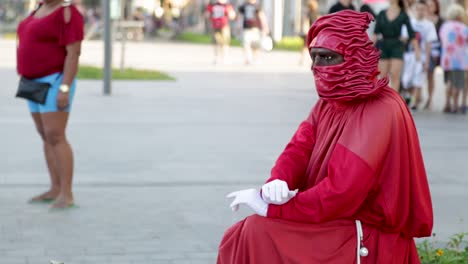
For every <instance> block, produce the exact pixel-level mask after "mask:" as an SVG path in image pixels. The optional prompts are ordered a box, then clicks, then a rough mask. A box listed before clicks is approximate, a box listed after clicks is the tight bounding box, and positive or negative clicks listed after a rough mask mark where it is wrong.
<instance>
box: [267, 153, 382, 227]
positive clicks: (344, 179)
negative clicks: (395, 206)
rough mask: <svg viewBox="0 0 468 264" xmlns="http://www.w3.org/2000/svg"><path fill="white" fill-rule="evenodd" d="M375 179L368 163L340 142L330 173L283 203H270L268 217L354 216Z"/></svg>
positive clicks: (313, 219)
mask: <svg viewBox="0 0 468 264" xmlns="http://www.w3.org/2000/svg"><path fill="white" fill-rule="evenodd" d="M374 183H375V177H374V171H373V170H372V169H371V168H370V167H369V165H368V164H367V163H366V162H365V161H364V160H362V159H361V158H360V157H359V156H357V155H356V154H355V153H353V152H352V151H350V150H348V149H347V148H346V147H344V146H342V145H340V144H338V145H336V146H335V149H334V151H333V154H332V156H331V158H330V160H329V163H328V177H326V178H325V179H324V180H322V181H321V182H320V183H319V184H317V185H316V186H314V187H312V188H311V189H309V190H307V191H305V192H299V193H298V194H297V195H296V197H294V198H293V199H291V200H290V201H289V202H288V203H286V204H284V205H281V206H276V205H270V206H269V207H268V217H272V218H281V219H287V220H293V221H297V222H313V223H318V222H323V221H327V220H332V219H337V218H343V217H348V216H352V215H353V214H354V213H355V212H356V211H357V209H358V208H359V207H360V205H361V204H362V203H363V202H364V199H365V198H366V196H367V194H368V192H369V190H370V189H371V188H372V186H373V185H374Z"/></svg>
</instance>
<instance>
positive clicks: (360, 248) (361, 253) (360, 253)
mask: <svg viewBox="0 0 468 264" xmlns="http://www.w3.org/2000/svg"><path fill="white" fill-rule="evenodd" d="M356 233H357V254H356V263H357V264H361V257H367V255H369V251H368V250H367V248H366V247H364V245H363V242H362V241H363V240H364V233H363V232H362V224H361V221H359V220H356Z"/></svg>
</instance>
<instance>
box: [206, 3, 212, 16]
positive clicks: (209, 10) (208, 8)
mask: <svg viewBox="0 0 468 264" xmlns="http://www.w3.org/2000/svg"><path fill="white" fill-rule="evenodd" d="M206 12H208V14H210V16H211V14H212V13H213V6H212V5H208V6H207V7H206Z"/></svg>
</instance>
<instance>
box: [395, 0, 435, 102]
mask: <svg viewBox="0 0 468 264" xmlns="http://www.w3.org/2000/svg"><path fill="white" fill-rule="evenodd" d="M426 12H427V4H426V2H425V1H424V0H417V1H416V2H415V3H414V9H413V13H414V16H411V18H410V22H411V27H412V28H413V30H414V33H415V39H416V41H417V43H418V46H419V47H421V56H420V58H419V59H417V58H416V54H415V49H414V46H413V45H412V44H411V43H410V44H409V45H408V48H407V51H406V52H405V54H404V60H403V61H404V65H403V75H402V82H403V87H404V89H405V91H403V92H402V93H403V97H404V98H408V99H410V100H409V101H410V103H409V107H410V108H411V109H412V110H417V109H418V108H419V104H420V103H421V101H422V93H421V91H422V88H423V86H424V85H425V84H426V80H427V73H428V71H429V68H430V60H431V53H432V48H431V47H432V43H433V42H435V41H437V31H436V28H435V25H434V24H433V23H432V22H431V21H429V20H428V19H426V18H425V16H426Z"/></svg>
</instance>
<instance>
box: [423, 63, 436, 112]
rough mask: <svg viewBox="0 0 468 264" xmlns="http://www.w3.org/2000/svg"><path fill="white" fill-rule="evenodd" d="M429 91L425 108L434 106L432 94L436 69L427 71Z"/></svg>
mask: <svg viewBox="0 0 468 264" xmlns="http://www.w3.org/2000/svg"><path fill="white" fill-rule="evenodd" d="M427 92H428V97H427V102H426V105H425V106H424V109H425V110H429V109H431V106H432V95H433V94H434V71H429V72H428V73H427Z"/></svg>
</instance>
